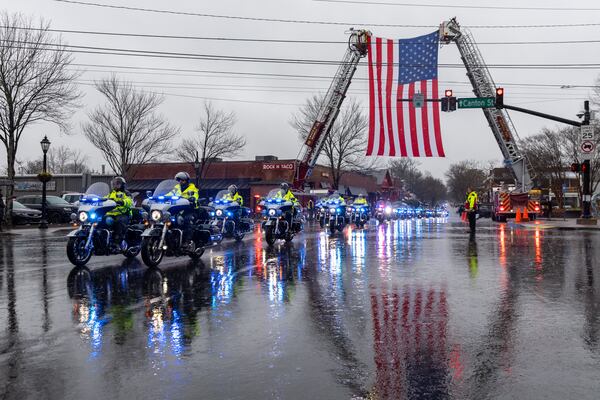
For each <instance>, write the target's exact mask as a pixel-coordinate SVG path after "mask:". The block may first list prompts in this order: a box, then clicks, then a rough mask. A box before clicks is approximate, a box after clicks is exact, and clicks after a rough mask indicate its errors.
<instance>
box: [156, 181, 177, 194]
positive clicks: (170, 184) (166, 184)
mask: <svg viewBox="0 0 600 400" xmlns="http://www.w3.org/2000/svg"><path fill="white" fill-rule="evenodd" d="M175 186H177V181H176V180H175V179H166V180H164V181H162V182H161V183H159V184H158V186H157V187H156V189H155V190H154V193H153V194H152V196H153V197H157V196H166V195H169V196H172V195H174V194H175V193H174V192H173V189H174V188H175Z"/></svg>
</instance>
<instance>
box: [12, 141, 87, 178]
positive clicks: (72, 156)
mask: <svg viewBox="0 0 600 400" xmlns="http://www.w3.org/2000/svg"><path fill="white" fill-rule="evenodd" d="M42 163H43V161H42V158H41V157H40V158H38V159H35V160H31V161H27V162H26V163H25V164H24V167H23V173H25V174H38V173H40V172H41V171H42V168H43V166H42V165H43V164H42ZM47 168H48V170H49V171H50V172H51V173H53V174H82V173H86V172H89V170H90V169H89V168H88V166H87V157H86V156H85V155H83V154H82V153H81V150H72V149H70V148H69V147H68V146H65V145H60V146H58V147H55V148H50V150H49V151H48V157H47Z"/></svg>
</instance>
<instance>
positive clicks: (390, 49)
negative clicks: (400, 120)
mask: <svg viewBox="0 0 600 400" xmlns="http://www.w3.org/2000/svg"><path fill="white" fill-rule="evenodd" d="M393 79H394V41H393V40H388V41H387V82H386V85H385V94H386V96H385V98H386V102H385V103H386V108H385V110H386V117H387V130H388V132H387V133H388V140H389V144H390V146H389V148H390V150H389V152H388V155H390V156H392V157H393V156H395V155H396V147H395V145H394V127H393V125H392V99H393V98H394V96H393V93H392V84H393V83H394V82H393Z"/></svg>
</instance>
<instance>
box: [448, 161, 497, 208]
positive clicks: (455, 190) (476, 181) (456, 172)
mask: <svg viewBox="0 0 600 400" xmlns="http://www.w3.org/2000/svg"><path fill="white" fill-rule="evenodd" d="M445 175H446V187H447V188H448V195H449V196H450V198H452V199H453V200H454V201H457V202H460V201H463V200H464V199H465V195H466V193H467V188H469V187H471V188H473V189H481V188H482V187H483V186H484V182H485V180H486V178H487V174H486V172H485V171H484V170H483V168H482V167H481V166H480V165H479V164H478V163H476V162H474V161H468V160H465V161H460V162H457V163H454V164H452V165H450V167H449V168H448V170H447V171H446V174H445Z"/></svg>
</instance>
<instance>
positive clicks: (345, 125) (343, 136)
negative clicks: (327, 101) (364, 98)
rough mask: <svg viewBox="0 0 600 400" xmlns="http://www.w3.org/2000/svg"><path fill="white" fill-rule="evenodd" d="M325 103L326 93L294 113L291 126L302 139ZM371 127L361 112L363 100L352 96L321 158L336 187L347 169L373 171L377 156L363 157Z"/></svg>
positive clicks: (330, 134) (325, 143)
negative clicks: (369, 127)
mask: <svg viewBox="0 0 600 400" xmlns="http://www.w3.org/2000/svg"><path fill="white" fill-rule="evenodd" d="M322 104H323V96H321V95H314V96H312V97H311V98H309V99H308V100H307V101H306V103H305V104H304V105H303V106H302V107H301V108H300V110H299V111H298V112H297V113H296V114H294V115H292V119H291V121H290V125H291V126H292V127H293V128H294V129H295V130H296V131H297V132H298V135H299V136H300V138H301V139H302V140H306V137H307V136H308V133H309V132H310V130H311V128H312V126H313V124H314V122H315V121H316V120H317V118H318V115H319V110H320V109H321V106H322ZM368 126H369V121H368V118H367V117H366V116H365V114H364V113H363V112H362V111H361V106H360V103H359V102H357V101H356V100H355V99H350V101H348V102H347V103H346V105H345V106H344V107H343V108H342V111H341V112H340V115H339V116H338V117H337V119H336V121H335V123H334V124H333V127H332V128H331V131H330V133H329V136H327V138H326V139H325V142H324V145H323V150H322V158H323V159H324V162H325V163H326V164H327V166H328V167H329V170H330V173H331V177H332V184H333V187H335V188H337V187H338V186H339V183H340V179H341V177H342V175H343V174H344V173H345V172H346V171H365V170H371V169H373V168H374V167H375V165H376V164H377V159H367V158H366V157H365V156H364V154H365V150H366V143H367V140H366V129H367V127H368Z"/></svg>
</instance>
